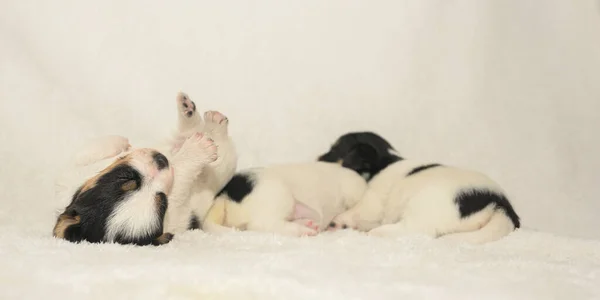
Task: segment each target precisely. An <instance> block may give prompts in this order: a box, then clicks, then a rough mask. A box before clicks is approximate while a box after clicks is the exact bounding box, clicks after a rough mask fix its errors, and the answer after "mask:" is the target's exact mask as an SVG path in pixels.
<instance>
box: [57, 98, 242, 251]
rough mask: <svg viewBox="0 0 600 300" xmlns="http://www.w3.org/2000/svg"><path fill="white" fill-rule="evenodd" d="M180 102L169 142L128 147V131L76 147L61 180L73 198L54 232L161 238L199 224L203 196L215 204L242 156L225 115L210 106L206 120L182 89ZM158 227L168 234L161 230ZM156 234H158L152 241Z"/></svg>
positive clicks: (75, 237) (60, 187) (107, 238)
mask: <svg viewBox="0 0 600 300" xmlns="http://www.w3.org/2000/svg"><path fill="white" fill-rule="evenodd" d="M176 105H177V109H178V116H179V117H178V130H177V132H176V133H175V135H174V137H175V138H174V139H171V140H169V141H168V142H167V143H162V144H159V145H158V146H157V147H154V148H151V149H139V150H134V151H129V149H130V145H129V141H128V140H127V139H126V138H124V137H120V136H109V137H105V138H102V139H98V140H96V141H94V142H92V143H90V144H89V145H87V146H86V147H85V149H82V151H80V152H79V153H78V154H77V155H76V158H75V161H74V163H73V164H72V166H70V168H69V169H68V170H67V171H66V172H64V173H63V174H62V175H61V176H60V177H58V178H57V181H56V183H55V187H56V197H57V199H58V200H59V201H60V203H61V206H62V207H65V206H66V205H67V204H68V203H69V201H70V204H68V206H67V209H65V211H64V212H63V213H62V214H61V215H60V216H59V218H58V220H57V222H56V225H55V229H54V236H56V237H59V238H65V239H67V240H70V241H79V240H87V241H90V242H118V243H133V244H148V243H153V244H162V243H166V242H168V241H169V240H170V239H171V238H172V234H175V233H179V232H182V231H185V230H187V229H188V228H191V227H194V226H193V224H194V220H196V221H195V223H196V224H197V223H198V221H197V219H196V218H195V217H194V216H195V215H196V212H197V211H198V210H199V209H202V207H203V206H202V203H199V202H200V201H197V200H198V198H199V199H201V200H202V199H204V200H205V202H208V205H207V204H206V203H204V207H206V206H210V203H211V202H212V199H213V197H214V195H215V194H216V191H217V190H218V189H220V188H222V186H224V185H225V183H226V182H227V181H228V180H229V179H230V178H231V176H232V175H233V173H234V170H235V165H236V160H237V156H236V155H235V150H234V149H233V145H232V142H231V140H230V139H229V137H228V136H227V122H228V121H227V118H226V117H224V116H223V115H222V114H221V113H219V112H216V111H208V112H206V113H205V114H204V115H205V120H202V119H201V118H200V116H199V115H198V113H197V111H196V105H195V103H194V102H192V101H191V100H190V99H189V97H188V96H187V95H185V94H183V93H180V94H179V95H178V96H177V99H176ZM217 146H219V147H220V149H217ZM218 155H221V156H220V157H218ZM150 158H152V160H150ZM131 178H134V179H135V180H133V179H131ZM126 179H128V180H126ZM92 187H93V189H92ZM206 194H208V196H207V195H206ZM206 198H208V200H206ZM99 199H100V200H102V201H100V200H99ZM140 199H141V200H140ZM152 199H154V200H155V201H154V200H152ZM84 200H85V201H84ZM129 200H131V201H129ZM151 200H152V201H154V202H157V203H158V202H160V205H161V206H160V210H157V211H156V215H152V214H151V212H153V210H151V209H150V208H151V206H148V205H147V204H148V203H150V202H151ZM194 201H195V202H194ZM154 202H152V203H154ZM100 204H102V205H100ZM157 205H158V204H157ZM120 208H122V209H121V210H119V209H120ZM204 210H205V211H207V210H208V207H206V208H205V209H204ZM200 211H201V210H200ZM121 212H123V213H121ZM204 213H205V212H204ZM151 215H152V217H151ZM117 217H118V218H117ZM111 220H112V221H111ZM119 220H120V221H119ZM157 220H160V221H157ZM117 221H118V222H117ZM111 222H112V223H111ZM115 222H116V223H115ZM117 223H118V224H117ZM157 223H158V224H159V225H156V224H157ZM113 224H117V225H115V226H113ZM149 224H150V225H149ZM113 227H114V228H113ZM196 227H197V225H196ZM92 229H93V230H92ZM158 232H161V233H162V232H165V234H164V235H160V236H159V237H155V236H156V233H158ZM150 237H155V238H154V239H151V241H150V242H149V239H150Z"/></svg>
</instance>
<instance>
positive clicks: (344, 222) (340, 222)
mask: <svg viewBox="0 0 600 300" xmlns="http://www.w3.org/2000/svg"><path fill="white" fill-rule="evenodd" d="M348 228H351V229H356V225H355V223H354V218H353V217H352V215H350V214H341V215H338V216H337V217H335V218H333V221H331V223H329V227H328V228H327V230H328V231H336V230H341V229H348Z"/></svg>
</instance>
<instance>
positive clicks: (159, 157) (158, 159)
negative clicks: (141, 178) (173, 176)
mask: <svg viewBox="0 0 600 300" xmlns="http://www.w3.org/2000/svg"><path fill="white" fill-rule="evenodd" d="M152 159H153V160H154V162H155V163H156V167H157V168H158V169H159V170H164V169H166V168H168V167H169V160H168V159H167V158H166V157H165V156H164V155H163V154H162V153H160V152H156V153H154V155H152Z"/></svg>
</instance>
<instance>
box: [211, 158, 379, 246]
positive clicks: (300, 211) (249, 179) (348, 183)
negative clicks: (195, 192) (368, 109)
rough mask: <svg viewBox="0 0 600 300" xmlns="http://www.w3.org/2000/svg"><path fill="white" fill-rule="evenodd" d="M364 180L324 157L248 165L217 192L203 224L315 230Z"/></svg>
mask: <svg viewBox="0 0 600 300" xmlns="http://www.w3.org/2000/svg"><path fill="white" fill-rule="evenodd" d="M366 185H367V184H366V181H365V180H364V179H363V178H361V177H360V176H359V175H357V174H356V173H355V172H353V171H352V170H348V169H346V168H342V167H340V166H339V165H337V164H332V163H325V162H311V163H296V164H282V165H275V166H270V167H266V168H255V169H248V170H245V171H241V172H238V173H237V174H236V175H234V176H233V178H232V179H231V180H230V181H229V183H227V185H226V186H225V187H224V188H223V190H222V191H221V192H219V194H218V195H217V197H216V198H215V202H214V204H213V206H212V207H211V209H210V210H209V212H208V215H207V217H206V220H205V222H204V224H203V229H204V230H205V231H207V232H222V231H226V230H228V229H227V228H228V227H231V228H235V229H239V230H250V231H263V232H273V233H280V234H284V235H290V236H303V235H315V234H317V232H319V231H321V229H324V228H326V226H327V224H329V222H330V221H331V220H332V219H333V217H334V216H336V215H338V214H340V213H341V212H343V211H346V210H347V209H348V208H349V207H352V206H354V205H355V204H356V203H357V202H358V201H359V200H360V199H361V197H362V195H363V193H364V191H365V189H366Z"/></svg>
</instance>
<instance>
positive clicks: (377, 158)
mask: <svg viewBox="0 0 600 300" xmlns="http://www.w3.org/2000/svg"><path fill="white" fill-rule="evenodd" d="M318 160H319V161H324V162H331V163H337V164H340V165H341V166H343V167H344V168H348V169H350V170H353V171H355V172H356V173H357V174H360V175H361V176H363V177H364V178H365V179H366V180H368V189H367V191H366V192H365V195H364V197H363V199H362V200H361V201H360V202H359V203H358V204H357V205H356V206H354V207H352V208H351V209H349V210H348V211H346V212H344V213H341V214H340V215H338V216H336V217H335V218H334V220H333V221H332V222H331V223H330V224H329V230H330V231H335V230H339V229H344V228H352V229H356V230H359V231H364V232H368V234H369V235H372V236H382V237H402V236H408V235H426V236H429V237H432V238H440V239H446V240H452V241H456V242H459V243H460V242H466V243H471V244H483V243H487V242H492V241H496V240H499V239H501V238H503V237H504V236H506V235H508V234H510V233H511V232H512V231H514V230H515V229H517V228H519V227H520V218H519V216H518V215H517V213H516V212H515V210H514V209H513V207H512V205H511V203H510V202H509V200H508V198H507V196H506V194H505V192H504V191H503V189H502V188H501V187H500V186H499V185H498V184H497V183H496V182H495V181H493V180H492V179H490V178H489V177H488V176H486V175H484V174H482V173H479V172H476V171H472V170H466V169H462V168H457V167H453V166H446V165H442V164H438V163H424V162H419V161H413V160H407V159H403V158H402V157H400V155H399V154H398V153H397V152H396V151H395V150H394V148H393V147H392V146H391V145H390V143H389V142H388V141H386V140H385V139H384V138H382V137H381V136H379V135H377V134H375V133H373V132H351V133H348V134H345V135H342V136H341V137H339V138H338V140H337V141H336V142H335V143H334V144H333V146H331V148H330V149H329V151H328V152H327V153H325V154H323V155H321V156H320V157H319V158H318Z"/></svg>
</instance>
